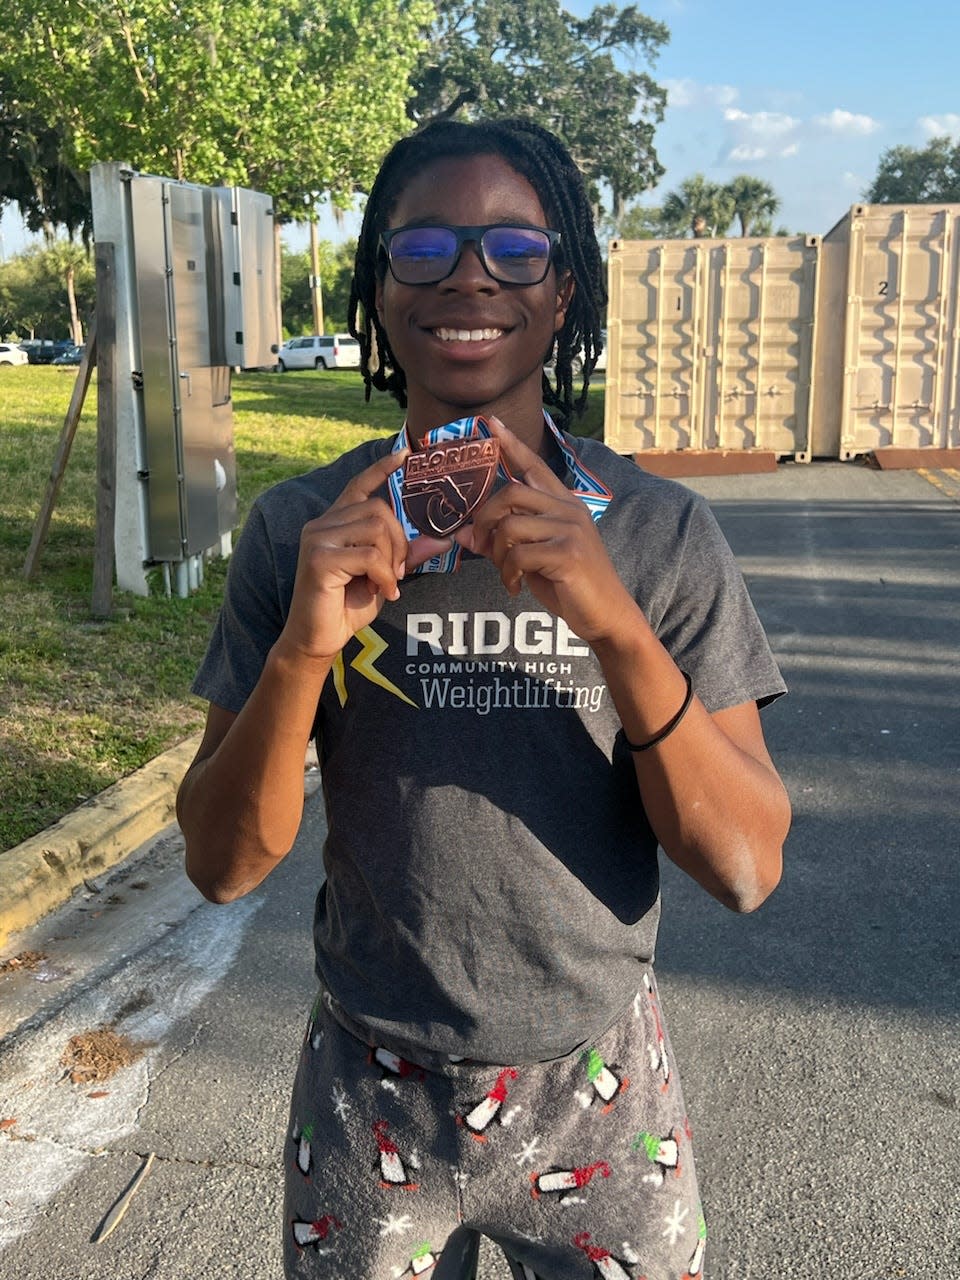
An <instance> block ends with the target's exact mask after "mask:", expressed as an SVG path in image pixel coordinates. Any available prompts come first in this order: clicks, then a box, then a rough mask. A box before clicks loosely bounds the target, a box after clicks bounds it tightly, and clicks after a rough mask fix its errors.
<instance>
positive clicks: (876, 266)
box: [813, 204, 960, 459]
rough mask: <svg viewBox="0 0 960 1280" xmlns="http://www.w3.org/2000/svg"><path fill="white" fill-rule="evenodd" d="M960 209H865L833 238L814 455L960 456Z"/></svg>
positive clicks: (825, 266)
mask: <svg viewBox="0 0 960 1280" xmlns="http://www.w3.org/2000/svg"><path fill="white" fill-rule="evenodd" d="M958 221H960V205H957V204H951V205H935V204H920V205H883V204H879V205H862V204H859V205H854V206H853V208H852V209H850V211H849V212H848V213H847V214H846V215H845V216H844V217H843V218H842V219H841V220H840V221H839V222H838V223H837V225H836V226H835V227H834V228H833V229H832V230H831V231H830V232H828V233H827V235H826V236H824V238H823V245H822V249H821V287H820V313H819V316H818V334H819V342H818V347H817V353H816V361H815V366H814V375H815V383H816V396H815V407H814V424H813V449H814V452H815V453H816V454H817V455H818V456H820V457H834V458H835V457H839V458H841V459H849V458H852V457H855V456H857V455H858V454H863V453H868V452H871V451H873V450H876V449H881V448H884V449H886V448H894V449H928V448H937V449H945V448H957V447H958V446H960V426H958V417H960V407H958V382H960V363H958V341H960V327H958V326H960V316H958V311H957V306H958V285H960V279H958V264H960V258H958V239H957V230H958Z"/></svg>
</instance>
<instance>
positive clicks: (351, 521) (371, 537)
mask: <svg viewBox="0 0 960 1280" xmlns="http://www.w3.org/2000/svg"><path fill="white" fill-rule="evenodd" d="M302 541H303V543H304V545H306V546H310V545H312V544H313V543H316V544H317V545H319V546H321V547H376V548H377V549H378V550H379V551H380V553H381V554H382V555H383V557H384V558H385V559H387V560H390V561H391V562H392V563H393V564H394V566H396V565H398V564H399V565H402V564H403V559H404V557H405V555H406V549H407V540H406V538H405V537H404V534H403V530H402V529H400V528H399V524H398V522H397V520H396V519H395V518H394V516H393V513H392V512H391V511H390V510H389V509H388V508H387V507H386V505H385V504H383V503H379V502H368V503H365V504H363V505H360V506H355V507H349V508H345V509H344V510H342V511H339V512H334V511H333V509H332V508H331V510H330V511H328V512H327V514H326V515H325V516H321V517H320V519H319V520H316V521H311V522H310V524H308V525H305V526H304V530H303V534H302Z"/></svg>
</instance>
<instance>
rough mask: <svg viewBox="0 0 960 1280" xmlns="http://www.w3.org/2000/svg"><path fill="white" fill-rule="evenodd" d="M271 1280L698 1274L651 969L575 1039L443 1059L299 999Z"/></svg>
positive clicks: (690, 1200) (698, 1224)
mask: <svg viewBox="0 0 960 1280" xmlns="http://www.w3.org/2000/svg"><path fill="white" fill-rule="evenodd" d="M284 1172H285V1182H286V1197H285V1205H284V1269H285V1275H286V1277H287V1280H401V1278H402V1277H407V1276H413V1277H417V1276H427V1277H429V1280H472V1278H473V1277H474V1276H475V1274H476V1258H477V1249H478V1245H479V1236H480V1235H481V1234H482V1235H485V1236H487V1237H489V1238H490V1239H491V1240H493V1241H495V1242H496V1243H497V1244H498V1245H499V1246H500V1248H501V1249H502V1250H503V1253H504V1255H505V1256H506V1258H507V1259H508V1261H509V1264H510V1269H511V1271H512V1273H513V1276H514V1277H515V1280H591V1278H594V1277H600V1278H601V1280H701V1277H702V1276H703V1254H704V1243H705V1239H706V1228H705V1225H704V1221H703V1216H702V1214H701V1211H700V1204H699V1199H698V1196H697V1184H696V1175H695V1172H694V1166H693V1152H692V1148H691V1132H690V1126H689V1123H688V1121H687V1118H686V1115H685V1112H684V1106H683V1098H682V1095H681V1092H680V1085H679V1081H678V1080H677V1078H676V1076H675V1075H674V1073H673V1071H672V1063H671V1057H670V1047H669V1043H668V1041H667V1037H666V1032H665V1030H664V1027H663V1022H662V1019H661V1016H660V1009H659V1000H658V996H657V989H656V985H655V982H654V978H653V974H652V972H650V971H649V970H648V971H646V972H645V973H644V977H643V982H642V985H641V989H640V991H639V992H638V993H637V996H636V999H635V1000H634V1002H633V1005H632V1007H631V1008H629V1009H628V1010H627V1011H626V1013H625V1015H624V1016H623V1017H622V1018H621V1019H620V1020H619V1021H618V1022H617V1023H616V1024H614V1026H612V1027H611V1028H610V1029H609V1030H608V1031H606V1032H605V1033H604V1034H603V1035H602V1036H599V1037H598V1038H597V1039H596V1041H595V1042H594V1043H592V1044H589V1045H587V1046H585V1047H584V1048H582V1049H580V1050H578V1051H576V1052H574V1053H572V1054H570V1055H569V1056H567V1057H563V1058H557V1059H554V1060H552V1061H549V1062H537V1063H522V1064H517V1065H515V1066H497V1065H490V1064H485V1063H476V1062H472V1061H461V1062H453V1061H451V1060H450V1059H448V1058H445V1057H443V1056H442V1055H436V1054H430V1053H427V1052H423V1051H409V1050H407V1051H405V1053H402V1052H401V1046H398V1045H392V1046H384V1045H376V1044H370V1043H369V1042H368V1040H367V1037H365V1035H364V1033H363V1030H362V1028H360V1027H359V1026H358V1025H357V1024H356V1023H355V1022H353V1021H352V1020H351V1019H350V1018H349V1016H348V1015H347V1014H346V1013H345V1012H344V1011H343V1010H342V1009H340V1008H339V1006H338V1005H336V1004H335V1002H334V1001H333V1000H332V998H331V997H330V996H329V994H327V993H325V992H324V993H321V996H320V997H318V999H317V1003H316V1005H315V1006H314V1010H313V1013H312V1014H311V1017H310V1022H309V1024H308V1027H307V1034H306V1038H305V1041H304V1045H303V1051H302V1053H301V1057H300V1063H299V1068H298V1071H297V1077H296V1082H295V1085H294V1092H293V1101H292V1104H291V1112H290V1128H289V1130H288V1133H287V1138H286V1143H285V1147H284Z"/></svg>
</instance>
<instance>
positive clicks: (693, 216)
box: [662, 173, 734, 240]
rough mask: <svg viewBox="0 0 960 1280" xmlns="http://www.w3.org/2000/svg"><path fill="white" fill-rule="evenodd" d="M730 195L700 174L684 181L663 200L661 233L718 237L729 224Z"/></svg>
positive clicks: (730, 211)
mask: <svg viewBox="0 0 960 1280" xmlns="http://www.w3.org/2000/svg"><path fill="white" fill-rule="evenodd" d="M733 214H734V205H733V195H732V193H731V192H730V190H729V188H727V187H724V186H721V185H720V184H719V183H717V182H710V181H709V179H707V178H705V177H704V176H703V174H702V173H695V174H694V175H693V176H692V177H691V178H685V179H684V180H683V182H681V183H680V185H679V187H677V189H676V191H671V192H670V193H669V195H667V196H666V197H665V199H664V201H663V206H662V215H663V228H664V234H666V235H668V236H677V237H680V236H685V235H688V234H689V235H692V236H694V237H695V238H696V239H698V240H699V239H702V238H703V237H705V236H707V237H712V236H722V235H723V234H724V232H725V231H726V230H727V228H728V227H729V226H730V223H731V222H732V221H733Z"/></svg>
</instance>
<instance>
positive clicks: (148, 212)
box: [91, 164, 280, 595]
mask: <svg viewBox="0 0 960 1280" xmlns="http://www.w3.org/2000/svg"><path fill="white" fill-rule="evenodd" d="M91 189H92V194H93V215H94V235H95V238H96V240H97V241H98V242H101V241H111V242H112V243H113V244H114V247H115V259H116V307H117V316H116V321H117V323H116V331H117V342H116V352H115V360H116V363H115V388H116V406H115V408H116V412H115V419H116V429H117V442H116V444H117V448H116V457H117V462H116V526H115V538H114V543H115V552H116V570H117V584H118V586H120V587H121V588H124V589H126V590H131V591H134V592H137V593H139V594H146V591H147V572H148V570H149V569H150V568H151V567H152V566H155V565H160V566H161V567H162V568H163V571H164V578H165V582H166V584H167V589H168V590H171V589H173V588H174V587H175V589H176V590H177V592H178V593H179V594H181V595H185V594H186V593H187V592H188V591H189V590H190V589H191V588H193V587H195V586H196V585H197V584H198V583H199V582H200V581H201V580H202V576H203V558H204V556H205V555H207V554H215V553H218V552H219V553H227V552H228V551H229V549H230V542H231V535H232V530H233V528H234V526H235V524H236V514H237V478H236V461H235V451H234V443H233V409H232V402H231V375H232V369H233V367H234V366H240V367H250V366H257V365H264V364H272V363H273V360H274V353H275V352H276V350H277V346H278V343H279V336H280V324H279V315H278V311H277V303H276V299H277V292H278V291H277V282H276V272H275V267H274V262H275V258H274V248H273V245H274V233H273V202H272V200H271V198H270V197H269V196H266V195H262V194H260V193H258V192H254V191H246V190H242V189H240V188H228V187H201V186H194V185H192V184H190V183H183V182H175V181H173V180H171V179H167V178H158V177H153V176H150V175H145V174H140V173H136V172H134V171H133V170H132V169H130V168H129V167H128V166H125V165H120V164H105V165H96V166H94V168H93V169H92V170H91Z"/></svg>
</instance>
